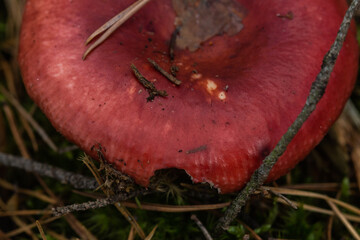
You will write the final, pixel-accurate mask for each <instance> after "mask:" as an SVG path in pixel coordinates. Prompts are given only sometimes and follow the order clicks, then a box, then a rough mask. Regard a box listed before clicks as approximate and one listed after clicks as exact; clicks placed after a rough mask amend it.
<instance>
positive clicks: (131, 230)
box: [128, 226, 135, 240]
mask: <svg viewBox="0 0 360 240" xmlns="http://www.w3.org/2000/svg"><path fill="white" fill-rule="evenodd" d="M134 239H135V228H134V226H131V228H130V232H129V236H128V240H134Z"/></svg>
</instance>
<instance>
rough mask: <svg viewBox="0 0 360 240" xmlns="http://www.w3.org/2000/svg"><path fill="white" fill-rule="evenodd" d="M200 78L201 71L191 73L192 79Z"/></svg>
mask: <svg viewBox="0 0 360 240" xmlns="http://www.w3.org/2000/svg"><path fill="white" fill-rule="evenodd" d="M200 78H202V74H201V73H193V74H191V79H192V80H198V79H200Z"/></svg>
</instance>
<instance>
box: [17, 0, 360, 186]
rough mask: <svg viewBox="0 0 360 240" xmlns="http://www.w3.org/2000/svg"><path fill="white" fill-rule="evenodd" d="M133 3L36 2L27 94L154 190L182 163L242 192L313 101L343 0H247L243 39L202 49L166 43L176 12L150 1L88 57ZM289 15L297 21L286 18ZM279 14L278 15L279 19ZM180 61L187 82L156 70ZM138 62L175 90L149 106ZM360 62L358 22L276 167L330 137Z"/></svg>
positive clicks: (27, 51) (160, 84)
mask: <svg viewBox="0 0 360 240" xmlns="http://www.w3.org/2000/svg"><path fill="white" fill-rule="evenodd" d="M131 2H132V1H130V0H123V1H111V0H103V1H97V0H77V1H63V0H46V1H45V0H28V1H27V3H26V11H25V15H24V22H23V26H22V32H21V42H20V44H21V45H20V53H19V62H20V66H21V70H22V75H23V78H24V82H25V85H26V88H27V91H28V93H29V94H30V96H31V97H32V98H33V99H34V101H35V102H36V103H37V104H38V105H39V106H40V108H41V109H42V111H43V112H44V113H45V114H46V116H47V117H48V118H49V119H50V121H51V122H52V124H53V125H54V127H55V128H56V129H57V130H58V131H59V132H61V133H62V134H63V135H64V136H65V137H67V138H68V139H69V140H70V141H73V142H74V143H76V144H78V145H79V146H80V147H81V148H82V149H83V150H84V151H86V152H87V153H89V154H92V155H93V156H95V153H94V152H92V151H91V147H92V146H94V145H95V144H97V143H99V144H101V146H103V147H104V148H106V152H104V155H105V157H106V160H107V161H108V162H109V163H111V164H113V166H115V167H116V168H117V169H119V170H120V171H122V172H124V173H126V174H128V175H129V176H131V177H132V178H134V180H135V181H136V182H137V183H139V184H142V185H144V186H146V185H147V184H148V183H149V178H150V177H151V176H152V175H153V174H154V171H156V170H158V169H165V168H178V169H184V170H185V171H186V172H187V173H188V174H189V175H190V176H191V177H192V180H193V181H194V182H209V183H212V184H213V186H214V187H216V188H218V189H219V190H220V191H221V192H222V193H228V192H233V191H237V190H239V189H240V188H241V187H243V186H244V184H245V183H246V182H247V181H248V180H249V178H250V176H251V174H252V173H253V171H254V170H255V169H256V168H257V167H258V166H259V165H260V164H261V162H262V160H263V159H264V158H265V156H266V155H267V154H268V153H269V152H271V150H272V149H273V148H274V147H275V145H276V143H277V142H278V141H279V139H280V138H281V136H282V135H283V134H284V133H285V132H286V130H287V129H288V127H289V126H290V125H291V123H292V122H293V121H294V120H295V119H296V117H297V115H298V113H299V112H300V111H301V109H302V107H303V105H304V104H305V100H306V97H307V95H308V92H309V89H310V86H311V83H312V82H313V81H314V79H315V77H316V75H317V73H318V72H319V70H320V67H321V62H322V58H323V56H324V54H325V53H326V52H327V50H328V49H329V48H330V46H331V44H332V42H333V40H334V39H335V36H336V33H337V30H338V28H339V25H340V22H341V20H342V17H343V14H344V12H345V10H346V6H347V5H346V1H343V0H302V1H290V2H289V1H286V0H239V1H238V2H239V3H240V4H241V5H242V6H243V7H244V8H245V9H246V11H247V12H246V16H245V17H244V18H243V20H242V23H243V25H244V27H243V29H242V30H241V32H240V33H238V34H236V35H235V36H227V35H222V36H216V37H214V38H212V39H210V40H209V41H206V42H204V43H203V44H202V46H201V47H200V48H199V49H198V50H197V51H195V52H189V51H187V50H179V49H175V60H174V62H173V63H171V62H170V61H169V59H168V57H167V56H166V55H164V54H163V52H167V51H168V44H169V38H170V36H171V34H172V32H173V31H174V24H173V23H174V19H175V13H174V11H173V9H172V6H171V1H170V0H156V1H152V2H150V3H149V4H148V5H147V6H146V7H144V8H143V9H141V10H140V11H139V12H138V13H137V14H136V15H134V17H132V18H131V19H129V20H128V21H127V22H126V23H125V24H124V25H123V26H121V28H120V29H118V30H117V31H116V32H115V33H114V34H113V35H112V36H111V37H110V38H109V39H108V40H107V41H106V42H105V43H103V44H102V45H101V46H99V47H98V48H97V49H96V50H95V51H94V52H92V53H91V54H90V55H89V56H88V58H87V60H86V61H82V60H81V56H82V53H83V52H84V50H85V46H84V45H83V43H84V40H85V39H86V38H87V37H88V36H89V35H90V34H91V33H92V32H93V31H94V30H95V29H97V28H98V27H99V26H101V25H102V24H103V23H104V22H106V21H107V20H108V19H110V18H111V17H112V16H114V15H115V14H116V13H117V12H118V11H119V10H122V9H125V8H126V7H127V6H129V5H130V4H131ZM288 12H292V14H293V18H292V19H289V18H283V17H279V16H280V15H286V14H287V13H288ZM279 14H280V15H279ZM149 57H150V58H152V59H154V60H155V61H157V62H158V64H159V65H161V66H162V67H163V68H165V69H170V67H171V66H172V65H176V66H178V67H179V72H178V73H177V77H178V78H179V79H181V80H182V82H183V83H182V85H181V86H179V87H177V86H175V85H172V84H170V83H169V82H167V80H166V79H164V78H163V77H162V76H161V75H160V74H159V73H158V72H156V71H155V70H154V69H153V68H152V66H150V65H149V64H148V63H147V60H146V59H147V58H149ZM131 64H135V65H136V66H137V67H138V69H139V70H140V71H141V72H142V73H143V75H144V76H145V77H146V78H147V79H148V80H150V81H152V82H153V83H154V84H155V85H156V87H157V89H161V90H165V91H166V92H167V93H168V97H166V98H160V97H156V98H155V99H154V101H153V102H147V101H146V97H147V93H146V91H145V90H144V89H143V87H142V86H141V85H140V84H139V83H138V82H137V81H136V80H135V77H134V75H133V74H132V72H131V69H130V65H131ZM357 64H358V48H357V43H356V39H355V28H354V26H353V27H352V29H351V31H350V32H349V35H348V37H347V39H346V41H345V44H344V47H343V49H342V51H341V53H340V56H339V58H338V62H337V63H336V65H335V69H334V72H333V73H332V76H331V79H330V83H329V86H328V88H327V90H326V93H325V95H324V97H323V99H322V100H321V101H320V103H319V105H318V107H317V109H316V110H315V112H314V113H313V114H312V115H311V117H310V118H309V119H308V120H307V121H306V123H305V124H304V126H303V127H302V128H301V130H300V132H299V133H298V134H297V135H296V137H295V139H294V140H293V141H292V142H291V143H290V145H289V146H288V149H287V151H286V152H285V154H284V155H283V156H282V157H281V158H280V160H279V161H278V163H277V164H276V165H275V167H274V169H273V170H272V171H271V173H270V176H269V179H268V180H274V179H276V178H278V177H279V176H281V175H283V174H285V173H286V172H287V171H288V170H289V169H291V168H293V167H294V166H295V165H296V164H297V163H298V162H299V161H300V160H301V159H303V158H304V157H305V156H306V155H307V154H308V153H309V152H310V150H311V149H312V148H314V147H315V146H316V144H318V143H319V141H320V140H321V139H322V138H323V136H324V135H325V133H326V132H327V130H328V129H329V127H330V126H331V124H332V123H333V122H334V121H335V120H336V118H337V117H338V115H339V114H340V112H341V110H342V108H343V105H344V103H345V101H346V99H347V98H348V97H349V95H350V93H351V90H352V88H353V85H354V82H355V77H356V72H357Z"/></svg>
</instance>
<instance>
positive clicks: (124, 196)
mask: <svg viewBox="0 0 360 240" xmlns="http://www.w3.org/2000/svg"><path fill="white" fill-rule="evenodd" d="M148 193H150V191H146V190H140V191H135V192H132V193H121V194H118V195H113V196H111V197H108V198H102V199H97V200H95V201H90V202H85V203H80V204H71V205H68V206H64V207H57V208H53V209H52V211H53V214H54V215H55V216H61V215H65V214H68V213H71V212H75V211H86V210H89V209H95V208H102V207H106V206H108V205H111V204H115V203H117V202H121V201H125V200H128V199H131V198H134V197H136V196H139V195H146V194H148Z"/></svg>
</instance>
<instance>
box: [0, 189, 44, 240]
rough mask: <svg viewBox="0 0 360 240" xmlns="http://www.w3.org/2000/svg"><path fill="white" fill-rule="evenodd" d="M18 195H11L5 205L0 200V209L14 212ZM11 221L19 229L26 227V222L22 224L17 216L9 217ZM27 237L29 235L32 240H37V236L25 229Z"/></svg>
mask: <svg viewBox="0 0 360 240" xmlns="http://www.w3.org/2000/svg"><path fill="white" fill-rule="evenodd" d="M17 205H18V195H17V194H13V195H12V197H10V199H9V200H8V201H7V203H4V202H3V201H2V199H0V208H1V209H4V210H6V211H14V210H17V208H18V206H17ZM11 220H12V221H13V222H14V223H15V224H16V225H17V226H18V227H19V228H22V227H24V226H26V225H27V223H26V222H24V221H23V220H22V219H21V218H19V217H17V216H11ZM25 233H26V234H27V235H29V236H30V237H31V238H32V239H33V240H37V239H38V238H37V236H36V235H35V234H34V233H33V232H32V231H31V229H27V230H26V231H25Z"/></svg>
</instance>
